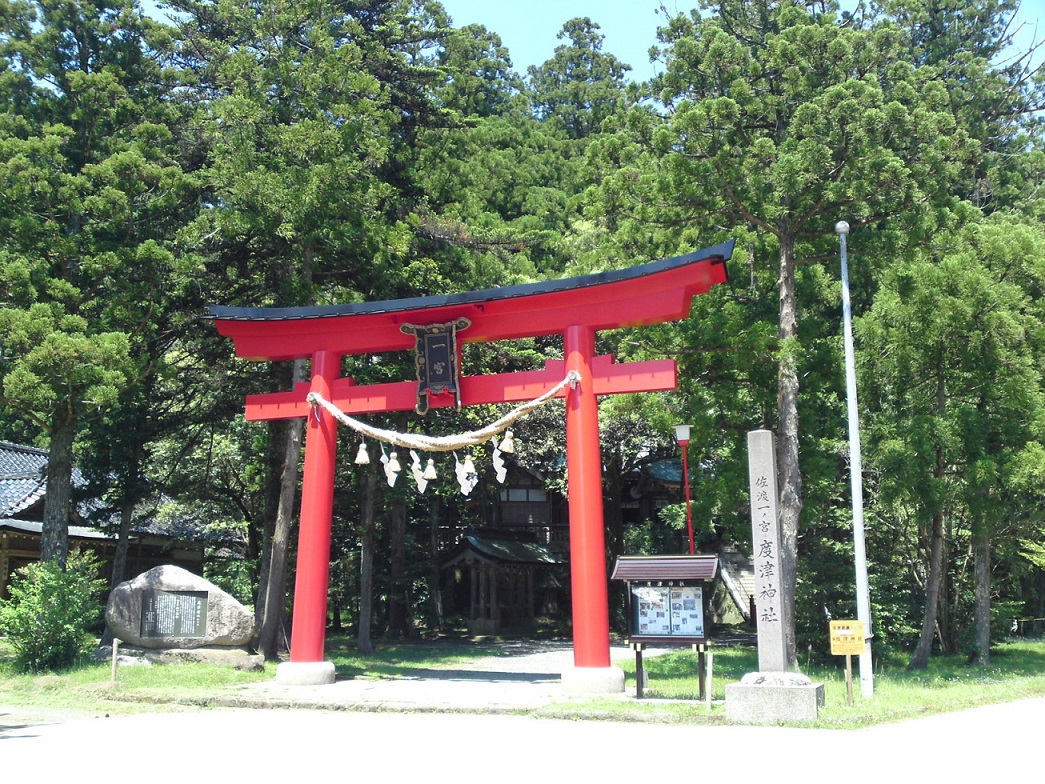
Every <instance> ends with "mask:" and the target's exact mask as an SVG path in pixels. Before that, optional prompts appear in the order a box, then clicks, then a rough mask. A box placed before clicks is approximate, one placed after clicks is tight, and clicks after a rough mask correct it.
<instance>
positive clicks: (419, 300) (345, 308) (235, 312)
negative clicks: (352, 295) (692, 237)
mask: <svg viewBox="0 0 1045 784" xmlns="http://www.w3.org/2000/svg"><path fill="white" fill-rule="evenodd" d="M735 242H736V241H735V240H729V241H727V242H723V243H720V244H719V245H715V246H713V247H710V248H704V249H703V250H698V251H694V252H692V253H686V254H684V255H682V256H674V257H672V258H668V259H661V260H659V261H653V262H649V263H647V264H639V265H637V266H634V267H626V268H624V269H618V270H610V271H608V272H596V273H592V274H590V275H581V276H578V277H573V278H560V279H557V280H546V281H540V282H537V283H523V284H520V285H517V286H504V287H501V288H492V289H481V290H479V291H468V292H463V293H459V294H440V295H432V296H426V297H409V298H406V299H395V300H383V301H378V302H355V303H350V304H345V305H313V306H305V307H293V308H249V307H248V308H244V307H232V306H226V305H211V306H210V307H209V311H210V316H211V317H212V318H214V319H218V320H222V321H290V320H294V321H297V320H301V319H321V318H335V317H339V316H362V315H373V314H381V313H402V312H406V311H415V310H418V311H419V310H431V309H435V308H443V307H452V306H459V305H473V304H479V303H484V302H492V301H495V300H506V299H518V298H521V297H530V296H534V295H539V294H552V293H557V292H566V291H576V290H580V289H585V288H589V287H592V286H602V285H606V284H611V283H624V282H628V281H631V280H639V279H641V278H643V277H647V276H649V275H654V274H657V273H661V272H667V271H670V270H673V269H677V268H680V267H685V266H686V265H689V264H693V263H694V262H697V261H707V260H709V259H717V260H720V261H721V262H722V263H724V262H725V261H726V260H728V259H729V258H730V257H731V256H732V255H733V246H734V245H735Z"/></svg>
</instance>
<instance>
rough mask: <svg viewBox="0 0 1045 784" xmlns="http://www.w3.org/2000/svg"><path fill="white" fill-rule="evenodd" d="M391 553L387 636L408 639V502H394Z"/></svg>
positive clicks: (400, 499)
mask: <svg viewBox="0 0 1045 784" xmlns="http://www.w3.org/2000/svg"><path fill="white" fill-rule="evenodd" d="M391 511H392V530H391V534H392V537H391V540H392V541H391V551H392V552H391V553H390V558H389V564H388V583H389V585H388V625H387V626H386V627H385V636H386V637H390V638H392V639H396V638H400V637H406V636H407V632H408V623H407V615H408V612H407V610H408V605H407V600H406V594H407V587H406V501H405V500H403V499H402V498H396V499H394V500H393V501H392V510H391Z"/></svg>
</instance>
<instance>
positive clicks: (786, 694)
mask: <svg viewBox="0 0 1045 784" xmlns="http://www.w3.org/2000/svg"><path fill="white" fill-rule="evenodd" d="M823 704H824V684H822V683H813V682H812V681H810V680H809V678H807V677H806V676H805V675H799V674H798V673H790V672H749V673H748V674H747V675H745V676H744V677H743V678H742V679H741V681H740V683H731V684H729V685H728V686H726V718H727V719H729V720H730V721H735V722H739V723H741V724H784V723H796V722H803V721H816V719H817V718H818V717H819V715H820V707H821V706H822V705H823Z"/></svg>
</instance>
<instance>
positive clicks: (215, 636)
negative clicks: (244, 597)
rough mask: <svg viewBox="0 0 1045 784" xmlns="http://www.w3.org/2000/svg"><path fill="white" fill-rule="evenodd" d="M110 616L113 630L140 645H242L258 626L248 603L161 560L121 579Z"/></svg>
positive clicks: (107, 610) (108, 611)
mask: <svg viewBox="0 0 1045 784" xmlns="http://www.w3.org/2000/svg"><path fill="white" fill-rule="evenodd" d="M105 622H106V624H108V626H109V630H110V631H111V632H112V633H113V636H115V637H117V638H118V639H120V640H122V641H123V642H125V643H128V644H130V645H134V646H137V647H139V648H163V649H169V648H202V647H224V646H228V647H242V646H245V645H247V644H248V643H249V642H250V638H251V635H252V634H253V632H254V616H253V614H252V613H251V612H250V611H249V610H248V609H247V608H246V607H244V606H243V605H242V604H240V603H239V602H238V601H236V600H235V599H234V598H233V597H231V596H230V595H229V594H227V593H226V592H225V591H223V590H221V589H220V588H218V586H216V585H214V584H213V583H212V582H210V581H208V580H205V579H203V578H202V577H200V576H199V575H195V574H193V573H192V572H189V571H186V570H185V569H182V568H180V567H178V566H157V567H155V568H154V569H150V570H149V571H147V572H144V573H143V574H140V575H138V576H137V577H135V578H134V579H133V580H128V581H127V582H123V583H120V584H119V585H118V586H117V587H116V589H115V590H114V591H113V592H112V594H111V596H110V597H109V604H108V606H107V607H106V608H105Z"/></svg>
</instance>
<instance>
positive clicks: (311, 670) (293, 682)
mask: <svg viewBox="0 0 1045 784" xmlns="http://www.w3.org/2000/svg"><path fill="white" fill-rule="evenodd" d="M333 682H334V662H292V661H288V662H282V663H281V664H280V665H279V666H278V667H277V668H276V683H278V684H280V685H281V686H326V685H327V684H330V683H333Z"/></svg>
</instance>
